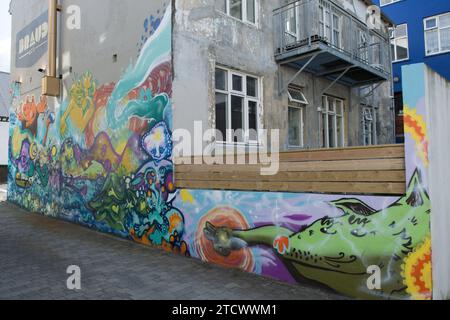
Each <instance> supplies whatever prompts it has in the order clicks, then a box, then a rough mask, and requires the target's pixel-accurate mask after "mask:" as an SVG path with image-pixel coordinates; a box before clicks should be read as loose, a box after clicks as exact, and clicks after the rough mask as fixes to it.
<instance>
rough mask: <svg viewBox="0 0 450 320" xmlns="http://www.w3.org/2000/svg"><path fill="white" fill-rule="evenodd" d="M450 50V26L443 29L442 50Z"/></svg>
mask: <svg viewBox="0 0 450 320" xmlns="http://www.w3.org/2000/svg"><path fill="white" fill-rule="evenodd" d="M447 50H450V28H445V29H441V51H447Z"/></svg>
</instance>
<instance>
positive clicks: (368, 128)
mask: <svg viewBox="0 0 450 320" xmlns="http://www.w3.org/2000/svg"><path fill="white" fill-rule="evenodd" d="M362 110H363V119H362V121H363V135H364V145H365V146H372V145H375V144H376V141H377V138H376V130H375V125H376V121H377V114H376V111H375V109H374V108H373V107H365V108H363V109H362Z"/></svg>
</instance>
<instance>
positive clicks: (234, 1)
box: [230, 0, 242, 20]
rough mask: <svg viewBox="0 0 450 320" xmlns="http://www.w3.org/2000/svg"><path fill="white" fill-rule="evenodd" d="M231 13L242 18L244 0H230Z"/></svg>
mask: <svg viewBox="0 0 450 320" xmlns="http://www.w3.org/2000/svg"><path fill="white" fill-rule="evenodd" d="M230 15H231V16H232V17H235V18H238V19H239V20H242V0H230Z"/></svg>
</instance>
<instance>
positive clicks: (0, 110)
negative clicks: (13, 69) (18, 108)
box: [0, 72, 10, 117]
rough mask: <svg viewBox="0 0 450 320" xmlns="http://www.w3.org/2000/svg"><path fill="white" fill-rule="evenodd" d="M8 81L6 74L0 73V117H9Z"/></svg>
mask: <svg viewBox="0 0 450 320" xmlns="http://www.w3.org/2000/svg"><path fill="white" fill-rule="evenodd" d="M9 79H10V76H9V74H8V73H4V72H0V117H9Z"/></svg>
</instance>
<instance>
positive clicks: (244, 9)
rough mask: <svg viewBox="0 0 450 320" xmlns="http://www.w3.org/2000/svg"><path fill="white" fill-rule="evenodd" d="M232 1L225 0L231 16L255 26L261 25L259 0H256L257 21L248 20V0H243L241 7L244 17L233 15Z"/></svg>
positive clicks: (226, 11)
mask: <svg viewBox="0 0 450 320" xmlns="http://www.w3.org/2000/svg"><path fill="white" fill-rule="evenodd" d="M230 1H231V0H225V5H226V8H225V13H226V14H227V15H228V16H229V17H231V18H233V19H236V20H238V21H241V22H244V23H246V24H250V25H252V26H255V27H257V26H258V25H259V0H255V22H252V21H249V20H248V17H247V0H242V8H241V10H242V19H239V18H236V17H233V16H232V15H231V10H230V8H231V6H230Z"/></svg>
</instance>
